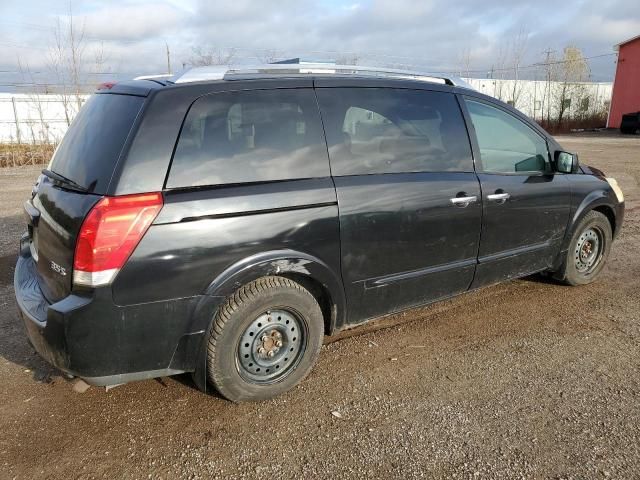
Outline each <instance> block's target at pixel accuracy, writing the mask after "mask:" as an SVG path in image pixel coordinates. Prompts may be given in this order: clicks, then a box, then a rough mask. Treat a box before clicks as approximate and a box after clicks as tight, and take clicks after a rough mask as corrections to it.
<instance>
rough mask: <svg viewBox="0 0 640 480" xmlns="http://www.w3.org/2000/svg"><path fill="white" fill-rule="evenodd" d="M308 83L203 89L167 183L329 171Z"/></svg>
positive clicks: (192, 183)
mask: <svg viewBox="0 0 640 480" xmlns="http://www.w3.org/2000/svg"><path fill="white" fill-rule="evenodd" d="M329 174H330V173H329V162H328V159H327V151H326V145H325V141H324V136H323V133H322V124H321V122H320V115H319V112H318V107H317V105H316V102H315V97H314V94H313V91H312V90H310V89H281V90H254V91H245V92H225V93H216V94H211V95H207V96H204V97H201V98H199V99H198V100H196V101H195V102H194V104H193V105H192V107H191V109H190V110H189V113H188V114H187V117H186V119H185V121H184V125H183V127H182V131H181V133H180V138H179V139H178V145H177V147H176V152H175V154H174V157H173V163H172V165H171V172H170V173H169V179H168V181H167V187H169V188H175V187H192V186H201V185H219V184H229V183H245V182H260V181H269V180H287V179H294V178H311V177H326V176H329Z"/></svg>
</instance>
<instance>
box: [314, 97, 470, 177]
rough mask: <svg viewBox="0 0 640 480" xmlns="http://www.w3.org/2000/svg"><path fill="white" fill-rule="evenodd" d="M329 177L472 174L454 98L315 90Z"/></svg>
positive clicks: (461, 122) (462, 128) (460, 116)
mask: <svg viewBox="0 0 640 480" xmlns="http://www.w3.org/2000/svg"><path fill="white" fill-rule="evenodd" d="M316 93H317V95H318V101H319V103H320V110H321V111H322V116H323V120H324V127H325V132H326V135H327V144H328V146H329V156H330V158H331V169H332V172H333V174H334V175H337V176H341V175H367V174H372V173H407V172H453V171H458V172H460V171H464V172H472V171H473V159H472V156H471V147H470V145H469V137H468V136H467V131H466V128H465V126H464V121H463V118H462V113H461V112H460V107H459V106H458V102H457V101H456V99H455V97H454V96H453V95H452V94H450V93H445V92H429V91H422V90H403V89H390V88H318V89H316Z"/></svg>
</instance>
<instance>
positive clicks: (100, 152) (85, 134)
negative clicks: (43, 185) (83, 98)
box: [48, 94, 144, 193]
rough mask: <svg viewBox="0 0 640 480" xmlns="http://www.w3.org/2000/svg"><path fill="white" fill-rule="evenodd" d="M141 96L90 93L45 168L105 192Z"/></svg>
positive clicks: (140, 101) (142, 99) (94, 190)
mask: <svg viewBox="0 0 640 480" xmlns="http://www.w3.org/2000/svg"><path fill="white" fill-rule="evenodd" d="M143 102H144V98H143V97H136V96H132V95H115V94H98V95H93V96H92V97H91V98H89V100H88V101H87V103H86V104H85V105H84V106H83V107H82V108H81V109H80V112H79V113H78V115H77V116H76V118H75V119H74V121H73V123H72V124H71V126H70V127H69V130H67V133H66V135H65V136H64V138H63V139H62V142H61V143H60V145H59V146H58V149H57V150H56V153H55V155H54V156H53V158H52V159H51V163H50V164H49V167H48V168H49V170H52V171H54V172H56V173H59V174H60V175H63V176H65V177H67V178H69V179H71V180H73V181H74V182H76V183H78V184H80V185H82V186H83V187H86V188H87V189H88V190H89V191H91V192H96V193H105V192H106V190H107V187H108V185H109V181H110V180H111V176H112V174H113V170H114V168H115V165H116V162H117V161H118V157H119V156H120V152H121V151H122V147H123V146H124V143H125V141H126V139H127V136H128V135H129V132H130V131H131V127H132V125H133V122H134V120H135V119H136V116H137V115H138V113H139V112H140V108H141V107H142V103H143Z"/></svg>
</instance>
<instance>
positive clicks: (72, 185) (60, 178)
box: [42, 168, 89, 193]
mask: <svg viewBox="0 0 640 480" xmlns="http://www.w3.org/2000/svg"><path fill="white" fill-rule="evenodd" d="M42 174H43V175H46V176H47V177H49V178H50V179H52V180H55V181H56V182H58V183H60V184H62V186H63V187H65V188H67V189H68V190H74V191H76V192H82V193H87V192H88V191H89V189H88V188H86V187H83V186H82V185H80V184H78V183H76V182H74V181H73V180H71V179H70V178H67V177H65V176H64V175H60V174H59V173H56V172H52V171H51V170H47V169H46V168H45V169H44V170H42Z"/></svg>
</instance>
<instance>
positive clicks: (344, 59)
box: [336, 53, 360, 65]
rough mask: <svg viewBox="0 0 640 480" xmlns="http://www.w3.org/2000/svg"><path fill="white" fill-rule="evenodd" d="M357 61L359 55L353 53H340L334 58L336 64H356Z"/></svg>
mask: <svg viewBox="0 0 640 480" xmlns="http://www.w3.org/2000/svg"><path fill="white" fill-rule="evenodd" d="M359 61H360V57H359V56H358V55H357V54H355V53H352V54H348V55H342V56H340V57H338V58H336V63H337V64H338V65H358V62H359Z"/></svg>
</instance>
